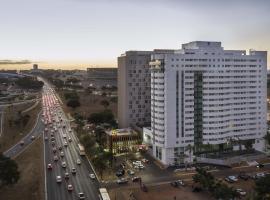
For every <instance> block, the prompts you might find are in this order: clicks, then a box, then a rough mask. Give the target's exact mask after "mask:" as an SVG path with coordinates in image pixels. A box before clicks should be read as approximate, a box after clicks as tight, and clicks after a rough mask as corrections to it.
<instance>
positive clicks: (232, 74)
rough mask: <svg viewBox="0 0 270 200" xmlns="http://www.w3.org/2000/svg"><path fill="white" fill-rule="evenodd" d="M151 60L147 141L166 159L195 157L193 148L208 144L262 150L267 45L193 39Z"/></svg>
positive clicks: (171, 161) (178, 160)
mask: <svg viewBox="0 0 270 200" xmlns="http://www.w3.org/2000/svg"><path fill="white" fill-rule="evenodd" d="M150 66H151V128H150V127H149V128H144V142H146V143H148V144H150V145H151V146H152V149H153V156H154V157H155V158H157V159H158V160H160V161H161V162H162V163H163V164H165V165H174V164H179V163H184V162H192V155H193V153H196V154H200V153H201V152H204V151H205V150H206V148H209V146H210V147H211V149H218V150H221V151H222V150H226V149H234V150H237V149H238V148H243V149H244V148H245V147H253V148H255V149H256V150H258V151H264V148H265V144H264V139H263V137H264V135H265V134H266V131H267V128H266V127H267V121H266V119H267V104H266V100H267V67H266V66H267V52H266V51H255V50H250V51H249V52H246V51H244V50H224V49H223V47H221V43H220V42H204V41H195V42H190V43H187V44H183V45H182V49H180V50H175V51H174V52H173V53H163V54H155V53H153V54H152V56H151V62H150ZM192 147H193V148H192ZM192 149H194V151H193V150H192Z"/></svg>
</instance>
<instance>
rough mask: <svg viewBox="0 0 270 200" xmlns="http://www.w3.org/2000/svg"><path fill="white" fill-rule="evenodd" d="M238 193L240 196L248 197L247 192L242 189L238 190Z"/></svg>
mask: <svg viewBox="0 0 270 200" xmlns="http://www.w3.org/2000/svg"><path fill="white" fill-rule="evenodd" d="M236 192H237V193H238V194H239V195H240V196H246V194H247V193H246V192H245V191H244V190H242V189H240V188H238V189H236Z"/></svg>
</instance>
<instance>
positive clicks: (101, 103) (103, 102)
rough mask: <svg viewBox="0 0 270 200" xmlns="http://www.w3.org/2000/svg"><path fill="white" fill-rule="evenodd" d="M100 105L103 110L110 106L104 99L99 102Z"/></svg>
mask: <svg viewBox="0 0 270 200" xmlns="http://www.w3.org/2000/svg"><path fill="white" fill-rule="evenodd" d="M100 105H102V106H103V107H104V109H107V108H108V106H109V105H110V103H109V102H108V101H107V100H105V99H104V100H102V101H100Z"/></svg>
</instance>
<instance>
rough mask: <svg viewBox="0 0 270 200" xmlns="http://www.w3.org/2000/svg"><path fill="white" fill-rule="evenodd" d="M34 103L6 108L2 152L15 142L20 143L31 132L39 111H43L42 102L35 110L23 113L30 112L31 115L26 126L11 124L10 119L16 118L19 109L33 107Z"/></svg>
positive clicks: (1, 141) (0, 142) (0, 140)
mask: <svg viewBox="0 0 270 200" xmlns="http://www.w3.org/2000/svg"><path fill="white" fill-rule="evenodd" d="M33 104H34V103H29V104H24V105H16V106H12V107H8V108H6V109H5V115H4V123H3V133H2V136H1V137H0V152H1V151H2V152H4V151H5V150H7V149H9V148H10V147H12V146H13V145H14V144H16V143H18V142H19V141H20V140H21V139H22V138H23V137H24V136H25V135H26V134H27V133H29V131H31V130H32V128H33V127H34V125H35V123H36V119H37V116H38V113H39V112H40V111H41V103H39V105H38V106H37V107H35V108H34V109H33V110H31V111H29V112H27V113H24V114H23V115H26V114H28V115H29V116H30V118H29V120H28V122H27V124H26V125H25V126H24V127H22V126H20V127H18V126H16V125H14V124H13V125H12V126H10V124H9V120H10V119H14V117H15V116H16V115H17V113H18V111H23V110H25V109H27V108H29V107H31V106H32V105H33Z"/></svg>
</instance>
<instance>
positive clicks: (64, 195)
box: [43, 82, 99, 200]
mask: <svg viewBox="0 0 270 200" xmlns="http://www.w3.org/2000/svg"><path fill="white" fill-rule="evenodd" d="M44 88H45V93H46V94H45V95H46V97H45V100H44V101H45V104H46V105H45V106H44V109H45V111H46V112H45V115H44V121H45V124H46V121H47V120H51V124H52V125H49V124H50V122H49V121H48V124H47V126H46V127H47V129H48V130H47V131H45V132H44V135H43V139H44V147H45V151H44V154H45V155H44V157H45V176H46V177H45V179H46V199H48V200H68V199H78V193H79V192H83V193H84V195H85V196H86V199H91V200H99V192H98V189H99V182H98V181H97V180H91V179H90V177H89V174H90V173H94V172H93V169H92V168H91V166H90V163H89V161H88V160H87V158H86V157H85V156H80V155H79V148H78V143H79V141H78V139H77V137H76V136H75V134H74V132H73V131H69V130H70V129H71V128H70V122H69V120H68V119H67V118H66V115H65V113H64V111H63V109H62V108H61V106H60V104H59V100H58V97H57V95H56V94H55V91H54V90H53V89H52V88H51V87H50V85H49V84H48V83H46V82H45V86H44ZM61 119H62V121H61ZM50 126H52V127H50ZM63 126H65V128H63ZM52 129H56V131H54V133H53V136H54V138H55V147H57V151H56V153H53V152H52V148H53V147H52V141H51V130H52ZM64 135H66V138H64V137H63V136H64ZM45 137H47V138H48V139H47V140H45ZM67 138H71V140H72V141H71V142H69V141H67ZM65 142H67V143H68V146H67V147H65V146H64V143H65ZM59 146H61V147H62V150H61V151H63V153H64V157H61V156H60V150H58V147H59ZM54 156H57V157H58V158H59V160H58V161H54V159H53V157H54ZM77 159H79V160H81V162H82V163H81V164H80V165H78V164H77V163H76V161H77ZM62 162H66V164H67V166H66V168H63V167H62V166H61V163H62ZM48 164H52V168H53V169H52V170H48V169H47V165H48ZM72 167H75V168H76V171H77V172H76V174H75V175H74V174H71V168H72ZM65 172H68V173H69V179H65V178H64V177H65V176H64V175H65ZM56 176H61V177H62V182H61V183H57V182H56ZM68 184H71V185H72V186H73V188H74V189H73V191H72V192H69V191H68V190H67V185H68Z"/></svg>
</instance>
